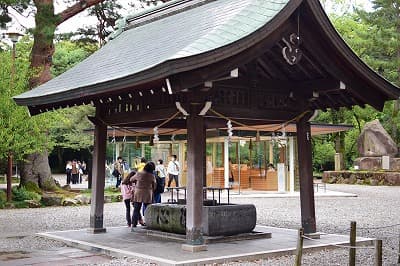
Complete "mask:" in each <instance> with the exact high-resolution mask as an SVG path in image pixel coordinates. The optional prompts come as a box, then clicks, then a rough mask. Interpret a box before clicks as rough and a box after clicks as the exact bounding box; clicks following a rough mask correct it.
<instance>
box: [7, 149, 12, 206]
mask: <svg viewBox="0 0 400 266" xmlns="http://www.w3.org/2000/svg"><path fill="white" fill-rule="evenodd" d="M12 166H13V155H12V153H11V152H9V153H8V156H7V202H11V199H12V193H11V187H12Z"/></svg>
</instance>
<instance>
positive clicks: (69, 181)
mask: <svg viewBox="0 0 400 266" xmlns="http://www.w3.org/2000/svg"><path fill="white" fill-rule="evenodd" d="M71 171H72V162H71V161H67V165H66V166H65V173H66V174H67V185H69V184H71V177H72V173H71Z"/></svg>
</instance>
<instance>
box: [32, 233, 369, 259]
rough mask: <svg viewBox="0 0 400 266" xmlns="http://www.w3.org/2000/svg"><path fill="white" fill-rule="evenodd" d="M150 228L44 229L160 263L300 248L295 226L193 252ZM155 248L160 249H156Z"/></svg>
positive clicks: (85, 245)
mask: <svg viewBox="0 0 400 266" xmlns="http://www.w3.org/2000/svg"><path fill="white" fill-rule="evenodd" d="M145 231H146V230H143V229H136V231H135V232H131V230H130V228H128V227H111V228H107V233H104V234H91V233H88V232H87V231H86V230H71V231H59V232H49V233H40V234H39V235H40V236H43V237H47V238H51V239H56V240H59V241H62V242H64V243H66V244H67V245H69V246H72V247H78V248H81V249H84V250H96V251H98V252H100V253H103V254H107V255H113V256H117V257H123V256H128V257H135V258H140V259H142V260H145V261H149V262H154V263H157V264H160V265H199V264H205V263H211V264H212V263H226V262H230V261H238V260H257V259H262V258H266V257H271V256H277V255H285V254H286V255H287V254H292V253H293V251H294V250H296V244H297V231H296V230H292V229H284V228H276V227H267V226H257V227H256V229H255V231H258V232H269V233H272V237H271V238H262V239H253V240H242V241H232V242H226V243H213V244H209V245H208V250H207V251H202V252H197V253H191V252H187V251H183V250H182V249H181V244H182V243H181V242H177V241H172V240H167V239H163V238H158V237H154V236H147V235H146V232H145ZM348 239H349V236H346V235H334V234H322V235H321V238H320V239H318V240H307V239H305V240H304V249H305V250H315V249H322V248H326V247H331V246H332V244H334V245H341V244H347V243H348ZM357 242H358V245H362V244H366V245H371V244H372V239H368V238H361V237H359V238H357ZM155 250H156V251H157V252H155Z"/></svg>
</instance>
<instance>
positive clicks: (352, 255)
mask: <svg viewBox="0 0 400 266" xmlns="http://www.w3.org/2000/svg"><path fill="white" fill-rule="evenodd" d="M356 237H357V223H356V222H355V221H352V222H351V223H350V241H349V242H350V246H351V247H355V246H356ZM355 265H356V249H355V248H350V250H349V266H355Z"/></svg>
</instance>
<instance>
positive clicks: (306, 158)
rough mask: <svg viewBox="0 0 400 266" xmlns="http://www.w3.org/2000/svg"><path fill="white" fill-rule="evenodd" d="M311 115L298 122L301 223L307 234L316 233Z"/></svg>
mask: <svg viewBox="0 0 400 266" xmlns="http://www.w3.org/2000/svg"><path fill="white" fill-rule="evenodd" d="M309 118H310V117H309V116H304V117H302V118H301V119H300V120H299V121H297V123H296V128H297V145H298V149H297V150H298V158H299V178H300V206H301V224H302V227H303V228H304V232H305V233H306V234H312V233H316V230H317V228H316V219H315V202H314V185H313V171H312V148H311V127H310V123H309V122H308V119H309Z"/></svg>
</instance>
